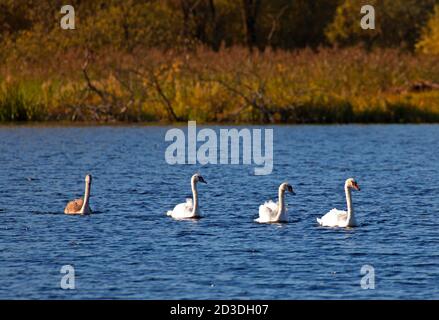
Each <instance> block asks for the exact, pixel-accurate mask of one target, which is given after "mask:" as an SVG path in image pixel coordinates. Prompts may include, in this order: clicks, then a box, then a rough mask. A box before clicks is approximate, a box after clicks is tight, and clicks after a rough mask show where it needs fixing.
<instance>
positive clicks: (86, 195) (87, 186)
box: [81, 182, 91, 213]
mask: <svg viewBox="0 0 439 320" xmlns="http://www.w3.org/2000/svg"><path fill="white" fill-rule="evenodd" d="M90 184H91V183H90V182H86V183H85V193H84V202H83V203H82V208H81V213H84V211H85V209H86V208H87V207H88V203H89V201H90Z"/></svg>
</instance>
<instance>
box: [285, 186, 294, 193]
mask: <svg viewBox="0 0 439 320" xmlns="http://www.w3.org/2000/svg"><path fill="white" fill-rule="evenodd" d="M287 190H288V192H291V193H292V194H296V193H295V192H294V190H293V187H292V186H290V185H288V186H287Z"/></svg>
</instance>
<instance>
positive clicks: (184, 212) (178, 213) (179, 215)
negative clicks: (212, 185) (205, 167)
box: [166, 173, 207, 219]
mask: <svg viewBox="0 0 439 320" xmlns="http://www.w3.org/2000/svg"><path fill="white" fill-rule="evenodd" d="M198 182H202V183H206V184H207V182H206V180H204V178H203V177H202V176H201V175H200V174H198V173H196V174H194V175H193V176H192V178H191V187H192V197H193V198H192V199H190V198H189V199H186V202H185V203H180V204H177V205H176V206H175V207H174V209H173V210H172V211H168V212H166V214H167V215H168V216H170V217H172V218H174V219H192V218H199V217H200V210H199V206H198V191H197V183H198Z"/></svg>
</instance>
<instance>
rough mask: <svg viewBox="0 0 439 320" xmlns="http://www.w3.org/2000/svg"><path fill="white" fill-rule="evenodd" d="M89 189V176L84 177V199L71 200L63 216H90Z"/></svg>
mask: <svg viewBox="0 0 439 320" xmlns="http://www.w3.org/2000/svg"><path fill="white" fill-rule="evenodd" d="M90 187H91V175H89V174H88V175H86V176H85V194H84V198H83V199H82V198H81V199H76V200H72V201H70V202H69V203H67V206H66V208H65V209H64V213H65V214H90V213H91V209H90V206H89V202H90Z"/></svg>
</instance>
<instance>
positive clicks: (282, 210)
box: [255, 182, 295, 223]
mask: <svg viewBox="0 0 439 320" xmlns="http://www.w3.org/2000/svg"><path fill="white" fill-rule="evenodd" d="M287 190H288V192H290V193H292V194H295V192H294V190H293V187H292V186H291V185H289V184H288V183H286V182H285V183H282V184H281V185H280V186H279V203H275V202H273V201H271V200H270V201H267V202H265V203H264V204H261V205H260V206H259V218H257V219H256V220H255V221H256V222H259V223H272V222H287V221H288V217H287V209H286V207H285V191H287Z"/></svg>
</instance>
